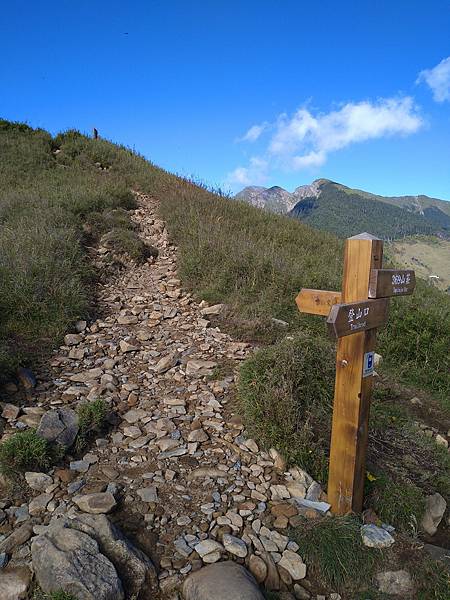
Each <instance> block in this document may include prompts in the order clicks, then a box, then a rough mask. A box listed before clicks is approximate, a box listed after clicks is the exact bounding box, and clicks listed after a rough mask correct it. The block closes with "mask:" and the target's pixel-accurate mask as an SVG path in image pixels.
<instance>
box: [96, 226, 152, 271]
mask: <svg viewBox="0 0 450 600" xmlns="http://www.w3.org/2000/svg"><path fill="white" fill-rule="evenodd" d="M101 243H102V244H103V245H104V246H106V247H107V248H109V249H111V250H113V251H114V252H115V253H116V254H123V253H126V254H128V256H130V258H132V259H133V260H134V261H135V262H137V263H144V262H145V261H146V260H147V258H150V257H151V256H154V257H157V256H158V250H157V249H156V248H154V247H153V246H149V245H147V244H146V243H145V242H143V241H142V240H141V239H140V237H139V236H138V235H137V233H136V232H134V231H131V230H129V229H113V230H112V231H109V232H108V233H106V234H105V235H104V236H103V237H102V238H101Z"/></svg>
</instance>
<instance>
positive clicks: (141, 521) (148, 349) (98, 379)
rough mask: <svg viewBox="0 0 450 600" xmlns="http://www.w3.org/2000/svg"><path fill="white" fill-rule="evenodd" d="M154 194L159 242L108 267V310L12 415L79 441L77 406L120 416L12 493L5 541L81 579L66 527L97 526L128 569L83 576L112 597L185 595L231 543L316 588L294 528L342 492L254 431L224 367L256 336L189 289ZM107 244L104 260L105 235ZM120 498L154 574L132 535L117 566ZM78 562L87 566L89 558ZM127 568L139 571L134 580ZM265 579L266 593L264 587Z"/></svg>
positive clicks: (153, 224) (104, 300)
mask: <svg viewBox="0 0 450 600" xmlns="http://www.w3.org/2000/svg"><path fill="white" fill-rule="evenodd" d="M138 203H139V206H138V208H137V209H136V210H135V211H134V213H133V221H134V222H135V223H136V225H138V227H139V230H140V235H141V237H142V239H143V240H144V241H145V242H146V243H148V244H151V245H152V246H154V247H156V248H157V250H158V257H157V258H152V259H150V260H149V261H147V262H146V263H145V264H143V265H135V264H134V263H132V262H128V263H127V264H126V266H125V267H124V268H122V269H121V270H119V271H118V272H116V274H115V275H108V276H107V277H103V282H102V283H100V285H99V290H98V299H97V307H98V319H97V320H95V321H94V322H91V323H89V324H86V323H84V322H81V323H78V324H77V326H78V332H77V333H70V334H68V335H66V337H65V344H64V345H63V346H61V347H60V348H59V351H57V352H56V353H55V355H54V356H53V358H52V359H51V361H50V366H49V367H47V368H43V369H42V371H41V372H40V373H38V374H37V379H38V385H37V387H36V388H34V389H33V390H31V391H29V392H28V402H27V403H25V404H24V402H23V401H22V403H21V404H22V407H21V409H20V408H18V407H15V408H16V410H14V407H13V405H12V404H11V405H10V411H11V412H10V413H9V418H8V424H7V430H8V428H10V429H11V430H17V427H19V428H20V427H23V426H24V425H23V424H26V425H28V426H30V425H31V426H35V427H39V430H40V432H41V433H42V434H45V435H46V437H47V438H48V439H53V440H55V439H56V441H61V440H63V439H65V442H66V443H67V444H69V443H70V441H71V440H72V441H73V437H74V433H76V428H77V425H76V423H74V422H73V419H72V416H73V413H71V409H73V410H76V409H77V407H78V406H79V404H80V402H82V401H83V400H88V401H92V400H95V399H97V398H104V399H105V400H106V401H107V402H108V403H109V404H110V406H111V409H112V412H113V414H115V415H116V422H115V425H114V426H113V427H112V428H111V429H110V431H109V433H108V434H107V435H105V437H103V438H100V439H97V440H96V442H95V444H93V447H92V448H91V449H90V451H89V452H87V453H86V454H84V455H82V454H81V455H80V456H72V459H73V460H72V461H71V462H70V464H67V466H66V467H65V468H64V467H59V468H55V469H52V470H50V471H49V473H50V474H49V475H44V474H41V475H39V474H27V477H26V479H27V482H28V485H29V486H30V488H31V489H29V490H22V491H21V493H22V502H23V504H21V505H20V502H19V505H17V506H12V507H9V508H8V509H7V510H8V511H9V513H8V514H12V513H14V515H15V516H16V518H15V525H14V533H13V534H12V535H13V536H14V535H16V538H15V541H16V543H15V544H14V545H12V543H11V542H12V540H11V536H9V537H8V536H7V535H6V536H4V537H5V539H4V540H3V541H2V542H0V554H1V553H2V552H4V553H6V554H9V553H10V554H12V558H11V561H10V565H11V566H14V565H18V568H23V567H24V566H25V567H30V568H31V569H33V570H34V571H35V573H36V576H37V579H38V582H39V583H40V584H41V586H43V587H45V585H54V583H50V584H49V583H48V581H49V580H52V579H53V580H55V579H56V580H57V581H58V584H60V587H61V588H63V589H65V588H64V586H65V585H66V583H67V579H69V580H70V578H71V577H72V579H76V577H75V575H73V573H72V571H73V569H74V566H73V564H71V563H72V562H73V561H74V560H75V559H74V556H73V552H74V550H73V546H71V547H70V548H65V547H64V544H63V543H62V541H61V540H64V539H65V537H66V535H67V531H69V530H70V531H71V532H72V533H73V532H75V533H74V535H76V536H78V537H79V536H81V537H83V536H85V537H88V536H87V535H86V533H90V534H91V538H90V540H91V541H92V538H94V539H95V540H96V541H97V542H98V543H99V546H100V549H101V550H102V552H103V553H104V554H105V555H106V556H107V557H108V558H106V559H105V560H108V559H109V560H110V562H112V563H113V564H114V565H115V566H116V568H117V571H118V572H119V575H120V576H121V580H122V581H121V582H118V583H117V582H114V576H113V575H112V574H111V573H110V574H108V573H107V569H106V567H104V566H103V567H102V566H101V565H99V567H98V568H99V572H102V573H103V575H102V576H101V577H100V575H99V581H98V582H95V581H94V582H92V581H91V582H86V581H83V582H82V584H81V583H80V582H78V583H77V585H78V584H79V583H80V585H82V586H85V588H86V589H88V588H89V589H90V592H89V593H91V594H92V597H94V596H95V597H96V598H97V600H101V598H107V597H108V598H109V597H110V596H107V595H102V594H104V592H102V585H103V587H104V586H108V585H109V586H110V588H111V589H112V590H114V589H116V595H115V596H111V597H121V596H120V594H119V593H118V592H117V589H119V588H118V587H117V586H119V587H120V584H122V587H123V589H124V593H125V597H126V598H128V597H131V595H130V591H133V592H134V593H137V594H140V595H139V598H159V597H166V595H167V594H169V595H168V596H167V597H173V596H172V595H171V592H172V590H174V589H176V588H177V587H179V585H180V583H181V582H182V581H183V579H184V578H185V577H186V576H187V575H188V574H189V573H190V572H191V571H194V570H197V569H199V568H200V566H202V564H203V563H205V564H208V563H214V562H216V561H219V560H221V559H222V560H224V559H226V558H227V557H228V558H232V559H233V560H235V561H238V562H240V563H244V562H245V564H246V565H247V566H248V567H249V569H250V571H251V572H252V573H253V574H254V576H255V577H256V579H257V580H258V582H260V583H264V585H265V587H266V588H267V589H275V590H276V589H279V588H280V586H281V587H283V588H284V589H292V588H293V586H294V585H295V587H296V591H297V594H300V595H298V596H297V597H302V596H301V594H302V593H303V596H304V597H306V596H307V592H306V590H303V591H302V589H303V588H300V587H299V585H298V584H297V583H296V582H297V581H300V580H302V579H303V578H304V577H305V574H306V566H305V564H304V563H303V561H302V559H301V557H300V556H299V555H298V554H296V553H295V551H296V550H297V549H298V546H297V544H295V542H293V541H291V540H289V538H288V537H287V536H285V535H284V534H283V533H282V531H283V529H285V528H286V527H287V525H288V523H290V524H292V525H295V524H296V519H298V518H299V517H298V514H299V513H300V514H303V515H305V514H306V515H308V516H311V517H314V516H315V515H319V514H320V510H322V511H326V510H327V507H328V506H327V505H326V504H323V503H320V502H318V503H317V504H315V502H317V501H319V500H320V497H321V494H322V491H321V488H320V486H319V484H317V483H316V482H314V481H313V480H312V479H311V478H310V477H309V475H308V474H307V473H305V472H303V471H301V470H300V469H298V468H294V469H291V470H290V471H289V472H285V468H286V465H285V463H284V461H283V458H282V457H281V456H280V455H279V454H278V453H277V452H276V451H275V450H272V451H271V452H270V454H267V453H265V452H262V451H260V450H259V448H258V446H257V444H256V443H255V441H254V440H252V439H247V438H246V436H245V431H244V426H243V424H242V421H241V419H240V418H239V417H237V416H233V410H232V407H233V390H234V378H235V376H234V375H233V374H231V375H230V374H229V375H225V376H224V375H223V374H222V375H221V371H223V369H224V365H226V366H227V372H228V373H232V372H233V368H234V367H237V366H238V365H239V363H240V361H242V360H243V359H244V358H245V357H246V355H247V354H248V350H249V345H248V344H246V343H240V342H235V341H233V339H231V337H230V336H229V335H227V334H224V333H222V332H221V331H220V330H219V329H218V328H217V327H214V326H212V325H211V323H210V318H211V315H214V314H217V313H218V312H219V311H220V310H221V306H220V305H217V306H213V307H208V306H207V305H206V304H205V303H202V304H198V303H197V302H195V301H194V300H193V298H192V297H191V295H190V294H186V293H184V292H183V290H182V289H181V287H180V281H179V279H178V278H177V260H176V248H175V247H174V246H173V245H171V244H170V243H169V241H168V238H167V232H166V229H165V225H164V223H163V222H162V221H161V220H160V218H159V217H158V212H157V203H156V201H155V200H154V199H152V198H150V197H148V196H145V195H143V194H139V195H138ZM92 252H96V253H97V256H96V257H95V256H94V264H96V266H97V267H98V269H99V271H101V270H102V268H103V267H104V263H103V262H102V261H103V257H104V254H105V248H103V247H100V248H98V249H97V250H92ZM105 272H106V271H105ZM12 391H14V390H13V389H12ZM44 414H45V415H46V417H45V418H44V419H43V418H42V417H43V415H44ZM21 423H22V425H20V424H21ZM74 429H75V431H73V430H74ZM39 430H38V432H39ZM294 498H296V499H295V500H294ZM302 498H307V500H308V501H309V502H308V501H304V500H302ZM104 513H111V514H110V519H111V521H113V522H114V523H116V525H118V526H119V528H120V529H121V530H122V531H123V532H125V533H126V534H127V535H128V536H129V537H130V538H131V539H133V541H134V544H135V545H136V546H139V547H140V548H141V549H142V550H143V551H145V553H146V555H147V556H148V557H150V558H151V561H152V562H153V564H154V565H155V567H156V571H157V575H156V574H155V570H154V569H153V567H151V565H150V563H147V562H146V561H147V560H148V559H147V558H146V557H145V556H144V555H142V556H141V555H139V556H140V558H139V560H140V561H141V562H140V563H139V564H140V567H139V569H137V571H139V576H138V575H137V574H136V573H137V572H133V573H132V574H131V575H130V573H129V572H128V571H129V568H130V564H134V563H135V562H136V561H137V560H138V559H137V558H136V557H134V559H132V556H134V554H136V553H138V554H139V551H138V550H137V549H136V548H135V547H134V546H133V545H132V544H131V542H129V541H127V543H126V548H127V551H126V552H125V551H124V555H125V558H124V556H122V559H121V561H122V563H123V564H122V567H124V565H125V567H126V568H125V567H124V568H125V572H124V573H123V569H122V570H121V568H120V564H119V566H117V564H116V563H117V560H118V559H117V557H116V556H115V555H114V553H111V552H110V551H109V550H108V547H109V546H111V545H112V543H111V541H109V542H108V543H107V542H106V541H105V539H106V538H108V536H109V537H111V535H112V534H111V532H109V533H105V532H103V534H100V533H99V531H100V530H103V529H105V527H107V525H106V521H104V519H105V518H104V517H103V514H104ZM91 515H99V516H91ZM28 517H29V518H30V519H29V518H28ZM67 517H69V518H67ZM99 519H100V521H99ZM102 519H103V520H102ZM49 522H51V527H50V528H47V527H45V526H46V525H48V524H49ZM58 522H59V523H60V525H58ZM61 523H63V525H62V526H61ZM102 528H103V529H102ZM94 531H96V532H97V533H93V532H94ZM18 532H19V533H18ZM52 532H53V533H52ZM82 532H84V533H82ZM6 533H9V532H6V531H5V534H6ZM34 534H40V535H39V537H38V538H33V543H32V545H31V556H30V553H29V550H28V551H27V548H28V547H27V545H26V543H27V542H28V540H29V539H30V538H31V537H32V535H34ZM114 535H119V534H118V533H117V532H116V533H115V534H114ZM52 536H53V537H52ZM102 536H103V537H102ZM0 539H1V538H0ZM55 539H56V540H59V542H58V543H59V544H60V545H59V550H58V552H56V551H55V545H54V544H55V543H56V542H55ZM108 539H109V538H108ZM8 540H9V541H8ZM49 540H50V541H49ZM50 542H51V543H50ZM74 543H75V542H74ZM85 543H90V542H87V540H85V539H84V538H83V539H82V540H80V539H78V538H77V540H76V544H75V545H77V544H81V546H80V547H81V548H83V544H85ZM21 544H25V546H21ZM57 546H58V544H57ZM77 547H78V546H77ZM24 548H25V549H24ZM105 548H106V549H105ZM194 549H195V550H194ZM130 552H131V554H130ZM133 553H134V554H133ZM94 555H95V552H94ZM100 556H102V555H100ZM77 560H81V559H80V557H79V556H78V558H77ZM91 560H93V559H92V558H91ZM119 563H120V560H119ZM141 563H142V564H141ZM276 563H278V564H277V565H276ZM58 565H59V566H58ZM146 565H147V566H146ZM81 566H82V560H81ZM105 569H106V571H105ZM146 569H147V571H148V572H147V574H146V575H145V573H144V572H145V570H146ZM20 573H21V574H20V577H22V579H23V577H25V581H27V575H25V576H23V573H22V572H20ZM143 573H144V574H143ZM149 573H150V575H151V576H150V577H149V576H148V574H149ZM78 577H79V578H81V580H83V578H85V577H87V576H86V574H85V573H84V574H83V569H82V568H80V569H79V571H78ZM127 578H128V579H127ZM19 579H20V578H19ZM127 580H129V581H131V580H133V581H134V583H133V586H134V587H133V586H132V587H133V589H132V590H131V588H130V587H129V585H130V584H128V589H127V585H126V581H127ZM46 582H47V584H46ZM89 586H90V587H89ZM114 586H116V587H114ZM19 588H20V585H19ZM85 588H84V587H83V590H84V589H85ZM97 588H98V589H97ZM74 589H75V590H76V589H78V588H77V587H76V586H75V588H74ZM108 589H109V588H108ZM80 590H81V588H80ZM47 591H48V590H47ZM94 592H95V593H94ZM79 593H80V594H81V592H80V591H79ZM83 593H84V591H83ZM108 593H109V592H108ZM254 593H255V594H259V592H258V591H257V589H256V588H255V591H254ZM160 594H161V596H160ZM0 597H1V592H0ZM18 597H19V596H18ZM20 597H21V596H20ZM80 597H83V598H85V597H86V598H88V597H89V598H90V597H91V596H89V595H86V596H85V595H82V596H80ZM249 597H250V596H249ZM254 597H255V598H257V597H259V596H258V595H255V596H254Z"/></svg>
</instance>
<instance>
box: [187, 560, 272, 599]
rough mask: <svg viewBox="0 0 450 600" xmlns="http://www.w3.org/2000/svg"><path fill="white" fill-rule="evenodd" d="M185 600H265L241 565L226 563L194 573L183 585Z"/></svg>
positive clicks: (210, 566)
mask: <svg viewBox="0 0 450 600" xmlns="http://www.w3.org/2000/svg"><path fill="white" fill-rule="evenodd" d="M183 597H184V599H185V600H211V599H212V598H214V600H264V596H263V595H262V593H261V591H260V589H259V587H258V585H257V583H256V581H255V579H254V578H253V576H252V575H251V574H250V573H249V572H248V571H247V569H245V568H244V567H242V566H241V565H238V564H237V563H235V562H233V561H226V562H220V563H215V564H212V565H208V566H207V567H203V569H200V570H199V571H196V572H195V573H192V575H190V576H189V577H188V578H187V579H186V581H185V582H184V585H183Z"/></svg>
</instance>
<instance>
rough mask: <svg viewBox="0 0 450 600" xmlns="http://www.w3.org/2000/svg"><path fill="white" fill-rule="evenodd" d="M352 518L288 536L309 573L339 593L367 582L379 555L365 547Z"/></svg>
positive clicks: (325, 521) (312, 526)
mask: <svg viewBox="0 0 450 600" xmlns="http://www.w3.org/2000/svg"><path fill="white" fill-rule="evenodd" d="M360 528H361V524H360V522H359V521H358V519H356V518H355V517H351V516H345V517H330V518H324V519H322V520H320V521H319V522H318V523H316V524H309V525H308V527H304V528H296V529H294V530H292V531H291V534H292V536H293V538H294V539H295V541H296V542H297V544H298V545H299V550H298V553H299V554H300V556H301V557H302V558H303V560H304V561H305V563H306V564H307V565H308V567H309V570H310V572H311V573H312V574H313V575H314V576H315V577H317V579H318V580H319V581H320V582H322V584H324V585H325V586H328V587H330V588H331V589H333V590H339V591H341V590H342V589H343V588H344V587H345V588H346V589H348V587H349V586H350V584H351V587H352V588H353V587H355V588H356V589H357V587H358V586H359V585H361V584H363V583H365V582H367V581H369V580H370V578H371V576H372V573H373V570H374V566H375V564H376V559H377V558H379V557H380V554H381V553H380V552H379V551H377V550H374V549H372V548H366V547H365V546H364V545H363V543H362V540H361V533H360Z"/></svg>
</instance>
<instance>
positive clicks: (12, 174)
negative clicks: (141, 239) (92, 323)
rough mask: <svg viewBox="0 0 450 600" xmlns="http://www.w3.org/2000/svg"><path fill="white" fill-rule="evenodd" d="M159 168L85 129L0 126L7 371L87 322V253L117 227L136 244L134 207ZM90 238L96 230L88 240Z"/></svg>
mask: <svg viewBox="0 0 450 600" xmlns="http://www.w3.org/2000/svg"><path fill="white" fill-rule="evenodd" d="M151 176H152V169H151V167H150V166H149V164H148V163H147V162H145V161H144V160H143V159H141V158H139V157H138V156H136V155H134V154H132V153H131V152H129V151H128V150H126V149H125V148H119V147H118V146H114V145H113V144H110V143H108V142H105V141H102V140H91V139H88V138H86V137H84V136H81V135H80V134H79V133H77V132H67V133H65V134H61V135H58V136H56V137H54V138H52V136H51V135H50V134H49V133H47V132H45V131H42V130H33V129H31V128H30V127H28V126H27V125H23V124H19V123H10V122H8V121H1V120H0V224H1V229H0V373H1V374H2V375H3V376H4V375H7V374H8V372H10V370H11V369H13V368H14V367H15V366H16V365H18V364H19V363H29V362H30V361H32V360H33V359H34V358H35V357H36V356H37V355H39V354H40V353H42V352H43V351H44V352H45V351H46V350H48V349H49V348H51V347H52V346H53V345H55V344H56V343H57V342H58V341H59V340H60V339H61V337H62V336H63V334H64V333H65V331H66V330H67V328H68V326H69V325H70V324H71V323H73V322H74V321H75V320H76V319H78V318H80V317H82V316H86V314H87V313H88V311H89V309H90V306H91V304H92V300H93V287H92V285H91V284H92V272H91V269H90V266H89V262H88V261H87V260H86V258H87V250H86V247H87V246H88V245H92V244H95V243H97V242H98V239H99V237H100V236H101V235H102V234H103V233H106V232H107V231H110V230H115V231H117V230H120V231H121V232H122V235H121V242H122V246H123V248H122V250H124V251H125V250H128V251H130V250H131V251H132V250H135V249H136V247H139V246H138V240H137V237H136V236H135V234H133V232H132V226H131V223H130V221H129V218H128V215H127V213H126V210H127V209H129V208H131V207H133V206H134V198H133V195H132V193H131V188H132V187H136V186H138V185H139V182H140V181H142V182H143V181H147V180H149V179H150V178H151ZM88 232H89V233H88Z"/></svg>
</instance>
